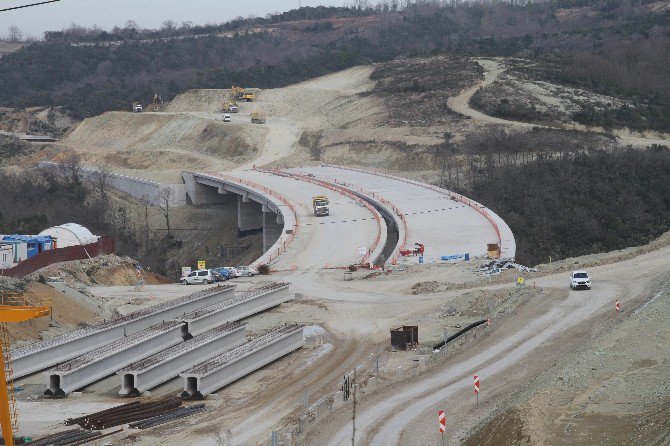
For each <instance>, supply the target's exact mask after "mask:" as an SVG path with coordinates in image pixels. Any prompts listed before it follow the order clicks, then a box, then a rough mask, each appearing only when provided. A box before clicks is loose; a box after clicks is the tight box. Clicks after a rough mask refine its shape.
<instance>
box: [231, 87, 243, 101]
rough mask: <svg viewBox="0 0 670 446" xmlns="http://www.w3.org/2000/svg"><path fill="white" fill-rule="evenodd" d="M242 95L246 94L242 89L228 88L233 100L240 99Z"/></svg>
mask: <svg viewBox="0 0 670 446" xmlns="http://www.w3.org/2000/svg"><path fill="white" fill-rule="evenodd" d="M244 93H246V90H245V89H244V88H242V87H236V86H235V85H233V86H232V87H230V94H231V95H232V96H233V99H235V100H236V99H241V98H242V95H244Z"/></svg>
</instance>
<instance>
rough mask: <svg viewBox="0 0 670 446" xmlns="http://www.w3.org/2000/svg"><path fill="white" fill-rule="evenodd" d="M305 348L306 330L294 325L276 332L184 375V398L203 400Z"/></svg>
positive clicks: (200, 365) (198, 366)
mask: <svg viewBox="0 0 670 446" xmlns="http://www.w3.org/2000/svg"><path fill="white" fill-rule="evenodd" d="M303 344H304V338H303V326H302V325H290V326H286V327H283V328H280V329H278V330H275V331H272V332H270V333H268V334H266V335H263V336H261V337H259V338H257V339H254V340H253V341H250V342H247V343H246V344H244V345H242V346H240V347H237V348H234V349H233V350H230V351H228V352H226V353H224V354H223V355H220V356H218V357H216V358H213V359H211V360H209V361H206V362H203V363H202V364H199V365H197V366H195V367H193V368H191V369H189V370H187V371H185V372H184V373H182V374H181V376H182V377H183V378H184V392H183V393H182V395H181V396H182V398H184V399H189V398H194V399H200V398H204V397H205V396H207V395H209V394H210V393H212V392H214V391H216V390H218V389H221V388H222V387H224V386H226V385H228V384H230V383H231V382H233V381H235V380H237V379H239V378H242V377H243V376H246V375H248V374H249V373H251V372H253V371H255V370H258V369H259V368H261V367H263V366H264V365H267V364H269V363H271V362H272V361H275V360H276V359H279V358H281V357H282V356H284V355H287V354H289V353H291V352H292V351H294V350H297V349H299V348H300V347H302V346H303Z"/></svg>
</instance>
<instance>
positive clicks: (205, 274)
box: [179, 269, 223, 285]
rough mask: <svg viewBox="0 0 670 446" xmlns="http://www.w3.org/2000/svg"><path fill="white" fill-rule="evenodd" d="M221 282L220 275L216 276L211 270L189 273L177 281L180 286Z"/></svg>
mask: <svg viewBox="0 0 670 446" xmlns="http://www.w3.org/2000/svg"><path fill="white" fill-rule="evenodd" d="M217 278H218V279H219V281H221V280H223V278H222V276H221V274H218V273H216V272H214V271H212V270H211V269H199V270H196V271H191V272H190V273H189V274H188V275H187V276H184V277H182V278H181V279H179V282H180V283H181V284H182V285H193V284H195V283H214V282H217Z"/></svg>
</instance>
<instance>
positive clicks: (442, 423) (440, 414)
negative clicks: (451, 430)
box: [437, 410, 447, 446]
mask: <svg viewBox="0 0 670 446" xmlns="http://www.w3.org/2000/svg"><path fill="white" fill-rule="evenodd" d="M437 420H438V421H439V422H440V434H442V446H444V431H445V430H447V416H446V415H445V414H444V411H443V410H438V411H437Z"/></svg>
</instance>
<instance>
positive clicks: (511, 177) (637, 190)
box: [456, 146, 670, 265]
mask: <svg viewBox="0 0 670 446" xmlns="http://www.w3.org/2000/svg"><path fill="white" fill-rule="evenodd" d="M456 189H457V190H459V191H460V192H462V193H464V194H466V195H467V196H469V197H471V198H472V199H474V200H477V201H479V202H481V203H490V206H489V207H491V209H493V210H494V211H495V212H496V213H498V214H499V215H500V216H501V217H502V218H503V219H504V220H505V221H506V222H507V224H508V225H509V226H510V228H511V229H512V232H513V233H514V234H515V237H516V240H517V259H518V260H519V261H520V262H522V263H525V264H530V265H535V264H538V263H544V262H547V261H548V258H549V257H550V256H551V257H552V258H554V259H561V258H566V257H572V256H580V255H585V254H590V253H594V252H606V251H611V250H615V249H622V248H626V247H630V246H639V245H643V244H645V243H648V242H649V241H651V240H652V239H654V238H656V237H658V236H659V235H661V234H663V233H664V232H666V231H667V230H668V228H669V227H670V149H669V148H668V147H663V146H652V147H650V148H649V149H647V150H643V151H641V150H636V149H632V148H629V149H625V150H617V151H612V152H611V151H605V150H592V151H580V152H570V153H563V156H561V157H535V158H531V159H526V160H520V159H519V160H517V162H516V163H510V164H502V165H499V166H496V167H495V168H491V169H487V171H486V174H485V175H484V174H481V173H480V174H479V175H476V178H475V179H474V180H473V181H470V182H467V183H466V182H461V187H460V188H456Z"/></svg>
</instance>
